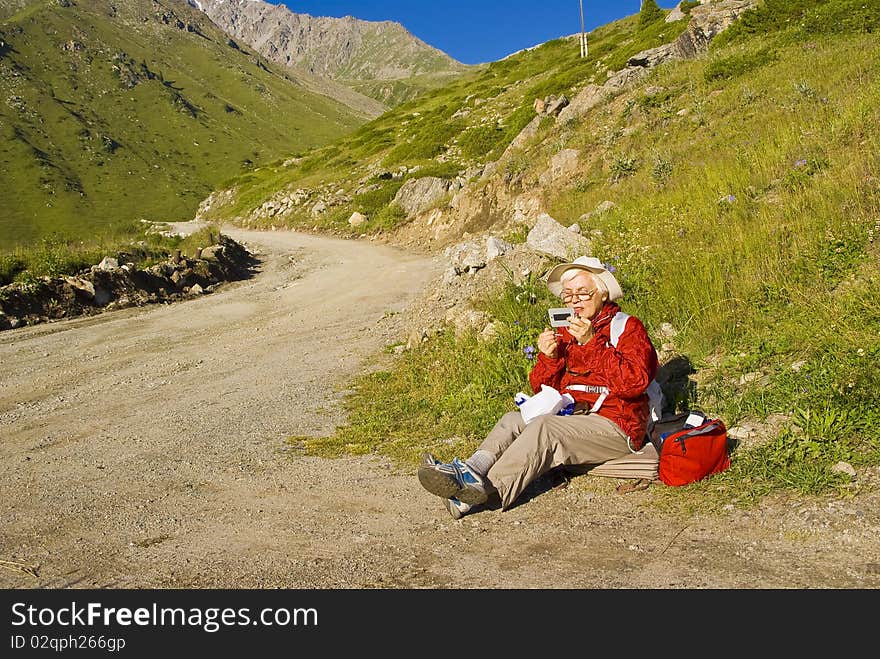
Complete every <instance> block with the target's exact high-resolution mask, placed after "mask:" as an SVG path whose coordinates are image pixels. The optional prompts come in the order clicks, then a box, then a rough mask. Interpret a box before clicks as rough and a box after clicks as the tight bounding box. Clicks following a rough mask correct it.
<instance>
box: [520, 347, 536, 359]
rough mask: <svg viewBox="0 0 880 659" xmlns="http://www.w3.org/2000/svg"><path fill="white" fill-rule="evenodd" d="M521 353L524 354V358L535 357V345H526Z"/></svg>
mask: <svg viewBox="0 0 880 659" xmlns="http://www.w3.org/2000/svg"><path fill="white" fill-rule="evenodd" d="M523 354H525V356H526V359H534V358H535V347H534V346H526V347H525V348H523Z"/></svg>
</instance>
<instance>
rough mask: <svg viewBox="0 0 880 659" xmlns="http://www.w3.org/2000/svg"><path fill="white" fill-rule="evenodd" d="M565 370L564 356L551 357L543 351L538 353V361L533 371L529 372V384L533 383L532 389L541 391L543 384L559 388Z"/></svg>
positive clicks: (536, 391)
mask: <svg viewBox="0 0 880 659" xmlns="http://www.w3.org/2000/svg"><path fill="white" fill-rule="evenodd" d="M564 370H565V359H563V358H562V357H557V358H556V359H551V358H550V357H548V356H547V355H545V354H544V353H543V352H540V353H538V361H537V362H535V365H534V366H533V367H532V371H531V373H529V384H530V385H532V391H534V392H535V393H538V392H540V391H541V385H542V384H546V385H547V386H548V387H553V388H554V389H557V390H558V389H560V388H561V386H560V384H561V382H562V373H563V371H564Z"/></svg>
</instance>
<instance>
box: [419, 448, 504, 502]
mask: <svg viewBox="0 0 880 659" xmlns="http://www.w3.org/2000/svg"><path fill="white" fill-rule="evenodd" d="M419 482H420V483H421V484H422V487H424V488H425V489H426V490H428V492H430V493H431V494H436V495H437V496H438V497H442V498H443V499H451V498H453V497H454V498H456V499H458V500H459V501H460V502H462V503H466V504H468V505H471V506H473V505H476V504H478V503H485V501H486V499H487V498H488V495H487V492H486V485H485V483H484V482H483V479H482V477H481V476H480V475H479V474H478V473H476V472H475V471H474V470H473V469H471V468H470V467H469V466H468V465H467V464H466V463H464V462H462V461H461V460H459V459H458V458H453V460H452V462H438V463H436V464H433V465H423V466H421V467H419Z"/></svg>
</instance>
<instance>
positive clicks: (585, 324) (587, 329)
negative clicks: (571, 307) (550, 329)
mask: <svg viewBox="0 0 880 659" xmlns="http://www.w3.org/2000/svg"><path fill="white" fill-rule="evenodd" d="M568 333H569V334H571V335H572V336H573V337H574V338H575V340H576V341H577V342H578V345H583V344H585V343H586V342H587V341H589V340H590V339H592V338H593V334H594V332H593V324H592V323H591V322H590V320H589V319H588V318H581V317H580V316H572V317H571V321H570V323H569V325H568Z"/></svg>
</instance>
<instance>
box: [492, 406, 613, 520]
mask: <svg viewBox="0 0 880 659" xmlns="http://www.w3.org/2000/svg"><path fill="white" fill-rule="evenodd" d="M477 450H479V451H488V452H489V453H491V454H492V455H494V456H495V464H493V465H492V467H491V469H489V473H488V479H489V481H490V482H491V484H492V486H494V487H495V488H496V489H497V490H498V494H499V495H500V497H501V508H502V510H506V509H507V508H509V507H510V506H511V505H512V504H513V502H514V501H515V500H516V498H517V497H518V496H519V495H520V494H522V491H523V490H524V489H526V487H527V486H528V485H529V483H531V482H532V481H533V480H535V479H536V478H538V477H539V476H541V475H542V474H544V473H546V472H548V471H549V470H550V469H552V468H553V467H559V466H561V465H582V464H600V463H602V462H606V461H607V460H612V459H614V458H619V457H621V456H623V455H626V454H628V453H629V452H630V450H629V447H628V446H627V443H626V435H625V434H624V433H623V431H622V430H621V429H620V428H619V427H618V426H617V424H616V423H614V422H613V421H609V420H608V419H606V418H605V417H603V416H599V415H598V414H572V415H570V416H559V415H556V414H545V415H543V416H539V417H537V418H535V419H532V421H531V422H530V423H529V424H528V425H526V424H525V423H523V418H522V414H520V413H519V412H518V411H516V412H508V413H507V414H505V415H504V416H502V417H501V419H500V420H499V421H498V423H496V424H495V427H494V428H493V429H492V431H491V432H490V433H489V434H488V436H487V437H486V439H485V440H483V443H482V444H480V447H479V449H477Z"/></svg>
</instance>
